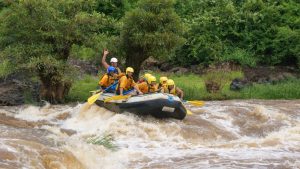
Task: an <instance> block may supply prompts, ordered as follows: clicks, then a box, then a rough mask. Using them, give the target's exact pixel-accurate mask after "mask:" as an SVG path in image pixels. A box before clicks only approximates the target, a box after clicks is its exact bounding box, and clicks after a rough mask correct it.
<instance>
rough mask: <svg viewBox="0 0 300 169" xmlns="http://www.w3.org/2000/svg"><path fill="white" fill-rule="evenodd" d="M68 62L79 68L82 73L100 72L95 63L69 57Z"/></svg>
mask: <svg viewBox="0 0 300 169" xmlns="http://www.w3.org/2000/svg"><path fill="white" fill-rule="evenodd" d="M99 62H100V61H99ZM68 63H69V64H70V65H73V66H74V67H75V68H77V69H78V70H79V71H80V72H81V74H91V75H97V73H98V68H97V66H96V64H95V63H92V62H88V61H83V60H79V59H69V60H68Z"/></svg>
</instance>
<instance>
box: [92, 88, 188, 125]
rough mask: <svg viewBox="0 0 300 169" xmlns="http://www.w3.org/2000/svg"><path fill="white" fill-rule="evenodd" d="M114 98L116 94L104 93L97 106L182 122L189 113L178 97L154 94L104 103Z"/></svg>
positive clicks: (118, 111)
mask: <svg viewBox="0 0 300 169" xmlns="http://www.w3.org/2000/svg"><path fill="white" fill-rule="evenodd" d="M112 96H115V94H113V93H103V94H102V95H100V96H99V98H98V100H97V101H96V104H97V105H98V106H101V107H105V108H106V109H108V110H110V111H113V112H117V113H123V112H130V113H134V114H137V115H152V116H154V117H156V118H175V119H179V120H182V119H184V118H185V116H186V113H187V110H186V109H185V107H184V105H183V104H182V102H181V100H180V99H179V98H178V97H177V96H173V95H170V94H165V93H152V94H144V95H137V96H131V97H129V98H126V99H122V100H111V101H109V102H104V101H105V100H106V99H108V98H111V97H112Z"/></svg>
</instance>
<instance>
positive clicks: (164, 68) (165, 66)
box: [159, 62, 173, 71]
mask: <svg viewBox="0 0 300 169" xmlns="http://www.w3.org/2000/svg"><path fill="white" fill-rule="evenodd" d="M172 67H173V65H172V64H171V63H170V62H164V63H161V64H160V67H159V69H160V70H161V71H168V70H170V69H172Z"/></svg>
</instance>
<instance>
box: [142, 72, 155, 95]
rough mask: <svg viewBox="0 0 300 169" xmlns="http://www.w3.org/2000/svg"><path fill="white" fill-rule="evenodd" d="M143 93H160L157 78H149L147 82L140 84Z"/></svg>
mask: <svg viewBox="0 0 300 169" xmlns="http://www.w3.org/2000/svg"><path fill="white" fill-rule="evenodd" d="M138 86H139V89H140V90H141V92H143V93H144V94H145V93H154V92H157V91H158V85H157V84H156V77H154V76H149V77H148V78H147V81H145V82H142V83H140V84H138Z"/></svg>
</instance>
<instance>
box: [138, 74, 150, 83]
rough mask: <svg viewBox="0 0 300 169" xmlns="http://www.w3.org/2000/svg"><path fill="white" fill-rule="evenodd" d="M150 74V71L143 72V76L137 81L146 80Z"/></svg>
mask: <svg viewBox="0 0 300 169" xmlns="http://www.w3.org/2000/svg"><path fill="white" fill-rule="evenodd" d="M150 76H152V75H151V74H150V73H145V74H144V75H143V76H141V77H140V79H139V81H138V83H142V82H146V81H147V79H148V77H150Z"/></svg>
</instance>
